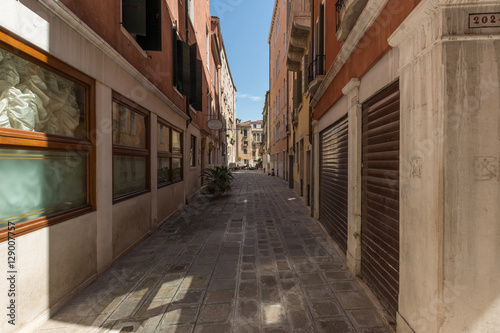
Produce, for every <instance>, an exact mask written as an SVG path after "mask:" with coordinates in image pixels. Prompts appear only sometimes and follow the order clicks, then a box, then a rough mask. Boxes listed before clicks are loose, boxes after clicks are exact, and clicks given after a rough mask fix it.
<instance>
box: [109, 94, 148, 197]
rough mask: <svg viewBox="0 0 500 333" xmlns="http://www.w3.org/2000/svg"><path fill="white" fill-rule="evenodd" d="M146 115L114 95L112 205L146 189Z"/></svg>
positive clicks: (122, 98)
mask: <svg viewBox="0 0 500 333" xmlns="http://www.w3.org/2000/svg"><path fill="white" fill-rule="evenodd" d="M148 123H149V119H148V112H147V111H146V110H144V109H142V108H141V107H140V106H138V105H137V104H135V103H133V102H131V101H128V100H127V99H125V98H124V97H122V96H120V95H118V94H116V93H114V94H113V198H114V201H115V202H118V201H121V200H125V199H128V198H130V197H133V196H136V195H139V194H142V193H144V192H147V191H148V190H149V168H148V165H149V144H148V138H149V131H148V128H149V126H148Z"/></svg>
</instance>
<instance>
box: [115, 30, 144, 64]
mask: <svg viewBox="0 0 500 333" xmlns="http://www.w3.org/2000/svg"><path fill="white" fill-rule="evenodd" d="M120 30H121V31H122V33H123V34H124V35H125V37H127V39H128V40H129V41H130V42H131V43H132V45H134V46H135V48H136V49H137V50H138V51H139V53H140V54H142V56H143V57H144V58H146V59H147V58H148V54H147V53H146V51H144V50H143V49H142V47H141V46H140V45H139V44H137V41H136V40H135V39H134V37H132V35H131V34H130V33H129V32H128V31H127V29H125V28H124V27H123V25H121V24H120Z"/></svg>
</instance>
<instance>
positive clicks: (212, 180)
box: [201, 166, 234, 197]
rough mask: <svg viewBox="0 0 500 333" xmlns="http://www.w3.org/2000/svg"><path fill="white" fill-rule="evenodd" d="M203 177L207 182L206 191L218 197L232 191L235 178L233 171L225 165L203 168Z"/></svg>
mask: <svg viewBox="0 0 500 333" xmlns="http://www.w3.org/2000/svg"><path fill="white" fill-rule="evenodd" d="M201 177H203V180H204V182H205V184H206V187H205V189H204V191H205V192H207V193H209V194H213V195H214V196H216V197H218V196H221V195H222V194H223V193H225V192H227V191H230V190H231V183H232V182H233V180H234V176H233V172H232V171H231V170H230V169H229V168H228V167H225V166H218V167H215V168H214V169H211V168H207V169H203V171H202V173H201Z"/></svg>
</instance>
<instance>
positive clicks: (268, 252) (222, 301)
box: [38, 171, 390, 333]
mask: <svg viewBox="0 0 500 333" xmlns="http://www.w3.org/2000/svg"><path fill="white" fill-rule="evenodd" d="M235 176H236V179H235V182H234V183H233V190H232V191H231V193H230V194H228V195H224V196H223V197H221V198H218V199H212V198H211V197H209V196H205V195H200V196H198V198H197V199H196V200H195V201H194V202H193V203H192V204H190V205H187V206H185V207H184V208H182V209H181V210H180V211H178V212H177V213H176V214H174V215H173V216H172V217H171V218H170V219H168V221H167V222H166V223H165V224H163V225H162V227H160V229H159V230H157V231H156V232H155V233H154V234H153V235H151V236H150V237H149V238H147V239H146V240H145V241H143V242H142V243H141V244H140V245H139V246H137V247H136V248H135V249H133V250H132V251H131V252H129V253H128V254H127V255H126V256H124V257H122V258H121V259H120V260H119V261H117V262H116V263H115V264H114V265H113V266H112V267H111V268H110V269H108V270H107V271H106V272H105V273H104V274H103V275H102V276H100V277H99V278H98V279H97V280H96V281H94V282H93V283H92V284H91V285H90V286H89V287H87V288H86V289H85V290H83V291H82V292H81V293H80V294H79V295H78V296H77V297H76V298H75V299H73V300H72V301H70V302H69V303H68V304H66V305H65V306H64V307H63V308H62V309H61V310H60V311H59V312H58V313H56V314H55V315H53V316H52V318H51V319H50V320H49V321H48V322H46V323H45V324H44V325H43V326H42V327H40V328H39V330H38V331H39V332H179V333H180V332H214V333H221V332H248V333H249V332H335V333H342V332H366V333H367V332H370V333H382V332H390V330H389V329H388V328H387V326H386V325H385V323H384V321H383V320H382V319H381V317H380V316H379V314H378V312H377V311H376V310H375V309H374V307H373V305H372V303H371V301H370V300H369V298H368V296H367V294H366V293H365V292H364V290H363V288H362V287H361V285H360V284H359V283H358V282H357V280H356V278H354V277H353V276H352V274H351V273H350V272H349V271H348V269H347V268H346V266H345V263H344V260H343V258H342V257H341V256H340V255H339V253H338V251H337V250H336V248H335V246H334V245H333V244H334V243H333V241H332V240H331V239H330V238H329V237H328V236H327V235H326V234H325V232H324V231H323V230H322V229H321V228H320V227H319V225H318V224H317V223H316V222H315V221H314V220H313V219H312V218H310V217H309V210H308V208H306V206H305V205H304V204H303V202H302V200H301V199H300V198H299V197H297V195H296V194H295V192H294V191H293V190H290V189H289V188H288V186H287V183H285V182H284V181H283V180H281V179H279V178H278V177H271V176H267V175H266V174H263V173H262V172H260V171H241V172H236V174H235Z"/></svg>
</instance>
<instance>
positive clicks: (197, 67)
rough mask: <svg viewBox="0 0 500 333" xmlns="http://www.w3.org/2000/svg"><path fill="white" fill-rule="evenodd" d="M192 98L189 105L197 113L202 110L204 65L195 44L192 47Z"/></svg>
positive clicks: (190, 97)
mask: <svg viewBox="0 0 500 333" xmlns="http://www.w3.org/2000/svg"><path fill="white" fill-rule="evenodd" d="M189 67H190V68H189V70H190V84H191V87H190V92H191V94H190V96H189V104H191V105H192V106H193V108H194V109H195V110H197V111H201V110H202V98H203V93H202V80H203V77H202V69H203V63H202V62H201V60H199V59H198V46H197V44H193V45H191V46H190V66H189Z"/></svg>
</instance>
